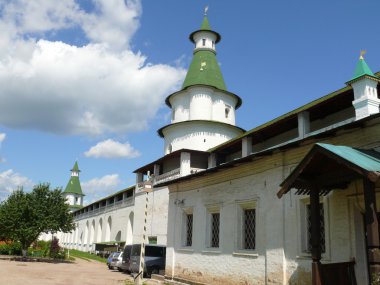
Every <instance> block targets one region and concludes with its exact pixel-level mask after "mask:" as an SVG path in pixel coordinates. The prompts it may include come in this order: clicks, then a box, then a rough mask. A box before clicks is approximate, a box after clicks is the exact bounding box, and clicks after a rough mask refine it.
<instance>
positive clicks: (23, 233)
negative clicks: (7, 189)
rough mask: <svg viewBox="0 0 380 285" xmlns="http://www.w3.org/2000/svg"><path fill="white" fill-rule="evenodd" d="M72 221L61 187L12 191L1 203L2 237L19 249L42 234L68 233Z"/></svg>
mask: <svg viewBox="0 0 380 285" xmlns="http://www.w3.org/2000/svg"><path fill="white" fill-rule="evenodd" d="M74 228H75V225H74V220H73V216H72V214H71V213H70V210H69V206H68V204H66V200H65V198H64V197H63V195H62V191H61V189H60V188H55V189H53V190H50V185H49V184H47V183H44V184H39V185H36V186H34V187H33V190H32V192H29V193H27V192H24V190H23V189H22V188H20V189H17V190H15V191H13V193H12V194H11V195H10V196H9V197H8V199H7V200H5V201H4V202H2V203H1V204H0V232H1V238H2V239H6V240H12V241H19V242H20V243H21V246H22V249H23V250H27V248H28V247H29V246H30V245H31V244H32V242H34V241H35V240H37V239H38V236H39V235H40V234H41V233H48V232H51V233H56V232H59V231H60V232H65V233H66V232H71V231H72V230H74Z"/></svg>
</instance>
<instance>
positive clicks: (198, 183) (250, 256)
mask: <svg viewBox="0 0 380 285" xmlns="http://www.w3.org/2000/svg"><path fill="white" fill-rule="evenodd" d="M378 121H379V120H378V119H377V120H375V121H374V122H373V123H368V124H367V126H366V127H365V128H358V129H353V130H351V131H347V130H345V131H343V132H341V133H339V135H337V136H333V137H330V138H327V139H326V140H325V141H323V142H325V143H331V144H335V145H350V146H357V147H379V146H380V141H379V139H378V135H379V128H378ZM375 122H377V123H375ZM321 142H322V141H321ZM313 144H314V142H311V143H310V144H309V145H307V144H305V145H303V146H299V147H297V148H294V149H289V150H287V151H285V152H275V153H274V154H273V155H268V156H266V157H263V158H260V159H258V160H255V161H253V162H251V163H248V164H245V165H241V166H238V167H236V168H232V169H228V170H223V171H221V172H219V173H215V174H209V175H207V176H203V177H198V178H197V179H193V180H189V181H184V182H181V183H178V184H173V185H170V186H169V187H170V189H171V193H170V195H169V222H168V250H167V268H166V275H167V276H168V277H174V278H179V279H187V280H197V281H198V282H203V283H206V284H292V285H295V284H297V285H310V284H311V261H312V260H311V254H310V252H309V250H308V237H307V218H306V217H307V214H306V209H307V205H308V203H309V198H308V196H299V195H295V194H294V190H293V191H292V193H288V194H286V195H285V196H284V197H283V198H282V199H278V198H277V196H276V194H277V191H278V190H279V185H280V183H281V182H282V181H283V180H284V179H285V178H286V177H287V176H288V175H289V174H290V172H291V171H292V170H293V169H294V167H295V166H296V165H297V164H298V163H299V161H300V160H301V159H302V158H303V157H304V156H305V154H306V153H307V152H308V150H309V149H310V148H311V146H312V145H313ZM377 188H378V190H380V183H378V185H377ZM377 200H378V203H379V205H380V195H379V194H378V196H377ZM320 201H321V203H322V204H323V215H324V221H325V222H324V223H325V225H324V228H325V235H324V240H325V248H326V249H325V252H324V253H323V254H322V260H321V262H322V263H332V262H346V261H350V260H352V259H353V258H355V260H357V262H359V261H361V263H360V265H357V266H355V273H356V278H357V282H358V284H363V285H366V284H367V280H368V276H367V272H366V267H365V264H366V262H365V259H366V256H365V238H364V225H363V213H364V201H363V195H362V184H361V181H354V182H352V183H351V184H350V185H349V187H348V189H344V190H334V191H332V192H330V193H329V194H328V195H327V196H325V197H321V200H320ZM247 204H251V205H252V204H253V205H254V208H255V209H256V231H255V232H256V248H255V250H241V248H240V247H239V242H240V236H239V235H241V232H242V229H241V218H240V217H239V216H240V215H241V212H240V209H241V208H242V207H244V206H245V205H247ZM210 209H211V211H214V212H215V211H217V212H219V213H220V236H219V237H220V243H219V248H210V247H209V236H210V230H209V228H210ZM188 213H192V214H193V243H192V246H185V237H186V231H185V229H186V224H185V222H186V220H185V218H186V215H187V214H188ZM357 264H358V263H357ZM195 276H196V277H195ZM195 278H196V279H195Z"/></svg>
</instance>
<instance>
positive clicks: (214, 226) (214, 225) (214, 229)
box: [210, 213, 220, 247]
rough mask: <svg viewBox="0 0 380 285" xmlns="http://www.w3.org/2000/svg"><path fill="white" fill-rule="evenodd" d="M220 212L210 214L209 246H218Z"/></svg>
mask: <svg viewBox="0 0 380 285" xmlns="http://www.w3.org/2000/svg"><path fill="white" fill-rule="evenodd" d="M219 227H220V213H212V214H211V244H210V246H211V247H219Z"/></svg>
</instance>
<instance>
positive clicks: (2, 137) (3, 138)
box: [0, 133, 7, 163]
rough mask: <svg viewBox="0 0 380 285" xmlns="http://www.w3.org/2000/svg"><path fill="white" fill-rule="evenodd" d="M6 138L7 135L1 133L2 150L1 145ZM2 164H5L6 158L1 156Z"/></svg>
mask: <svg viewBox="0 0 380 285" xmlns="http://www.w3.org/2000/svg"><path fill="white" fill-rule="evenodd" d="M6 136H7V135H6V134H5V133H0V148H1V143H2V142H3V141H4V140H5V138H6ZM1 162H5V158H3V157H1V156H0V163H1Z"/></svg>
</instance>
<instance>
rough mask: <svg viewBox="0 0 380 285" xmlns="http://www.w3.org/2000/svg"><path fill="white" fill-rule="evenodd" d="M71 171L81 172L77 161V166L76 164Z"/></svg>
mask: <svg viewBox="0 0 380 285" xmlns="http://www.w3.org/2000/svg"><path fill="white" fill-rule="evenodd" d="M71 171H76V172H80V170H79V167H78V162H76V161H75V164H74V166H73V168H72V169H71Z"/></svg>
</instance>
